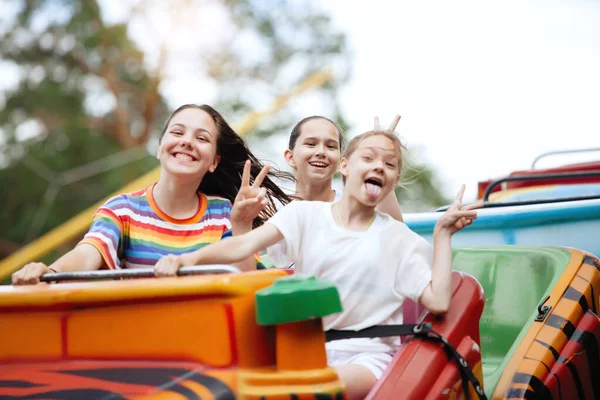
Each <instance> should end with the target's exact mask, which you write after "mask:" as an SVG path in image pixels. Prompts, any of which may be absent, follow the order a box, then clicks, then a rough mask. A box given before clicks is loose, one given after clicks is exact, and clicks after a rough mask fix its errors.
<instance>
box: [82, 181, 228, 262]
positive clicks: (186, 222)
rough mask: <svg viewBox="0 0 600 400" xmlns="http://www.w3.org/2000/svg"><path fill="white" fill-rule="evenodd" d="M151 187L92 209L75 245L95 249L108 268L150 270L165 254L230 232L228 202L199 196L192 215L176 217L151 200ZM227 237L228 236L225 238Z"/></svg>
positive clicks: (191, 248) (186, 250) (188, 249)
mask: <svg viewBox="0 0 600 400" xmlns="http://www.w3.org/2000/svg"><path fill="white" fill-rule="evenodd" d="M153 187H154V185H152V186H149V187H147V188H145V189H142V190H138V191H136V192H131V193H125V194H121V195H119V196H116V197H113V198H111V199H110V200H108V201H107V202H106V204H104V205H103V206H102V207H100V208H99V209H98V211H96V214H95V215H94V219H93V221H92V226H91V227H90V230H89V231H88V233H87V234H86V235H85V237H84V238H83V240H82V241H81V242H79V244H82V243H87V244H91V245H92V246H94V247H95V248H96V249H97V250H98V251H99V252H100V254H101V255H102V258H104V262H105V263H106V267H108V268H110V269H115V268H142V267H151V266H154V265H155V264H156V262H157V261H158V260H159V259H160V258H161V257H162V256H165V255H167V254H176V255H178V254H184V253H189V252H192V251H194V250H197V249H199V248H201V247H204V246H206V245H207V244H210V243H213V242H218V241H220V240H221V238H222V237H223V236H224V234H225V232H228V231H229V232H228V234H229V233H230V232H231V231H230V229H231V222H230V216H231V202H230V201H229V200H227V199H225V198H222V197H216V196H206V195H204V194H202V193H198V197H199V199H200V204H199V206H198V211H197V212H196V214H195V215H194V216H192V217H190V218H187V219H174V218H171V217H169V216H168V215H167V214H165V213H164V212H163V211H162V210H161V209H160V208H158V205H157V204H156V202H155V201H154V198H153V197H152V188H153ZM225 236H227V235H225Z"/></svg>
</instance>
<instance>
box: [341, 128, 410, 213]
mask: <svg viewBox="0 0 600 400" xmlns="http://www.w3.org/2000/svg"><path fill="white" fill-rule="evenodd" d="M350 146H352V143H351V144H350V145H349V148H350ZM401 157H402V155H401V153H400V148H399V147H398V146H397V145H396V144H395V143H394V141H392V140H391V139H390V138H388V137H386V136H385V135H383V134H374V135H371V136H368V137H366V138H365V139H362V140H361V141H360V143H359V144H358V145H357V146H356V148H355V149H353V150H351V153H350V154H349V156H348V157H347V158H346V157H343V158H342V160H341V164H340V171H341V172H342V175H343V176H344V178H345V186H344V193H346V192H347V191H348V192H349V194H350V195H351V196H352V197H354V198H356V199H357V200H358V201H360V202H361V203H363V204H365V205H368V206H373V207H374V206H376V205H377V204H378V203H379V202H381V200H382V199H383V198H384V197H385V196H386V195H387V194H388V193H389V192H390V191H392V190H394V188H395V187H396V186H397V185H398V181H399V180H400V165H401V161H402V159H401Z"/></svg>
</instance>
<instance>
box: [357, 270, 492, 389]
mask: <svg viewBox="0 0 600 400" xmlns="http://www.w3.org/2000/svg"><path fill="white" fill-rule="evenodd" d="M452 287H453V294H452V302H451V306H450V310H449V311H448V313H447V314H446V316H445V317H444V318H438V317H435V316H433V315H428V316H427V317H426V319H425V321H426V322H431V323H432V328H433V330H435V331H436V332H438V333H440V334H441V335H442V336H444V337H445V338H446V339H447V340H448V341H449V342H450V343H451V344H452V345H453V346H454V347H455V348H457V349H460V350H466V351H465V352H463V351H460V350H459V352H460V353H461V354H462V355H463V357H466V359H467V361H468V363H469V366H470V367H471V368H473V367H475V366H476V365H477V364H480V363H481V353H480V352H479V350H478V349H477V351H475V352H473V350H475V349H476V347H479V346H480V340H479V318H480V317H481V313H482V311H483V304H484V295H483V289H482V288H481V285H480V284H479V283H478V282H477V281H476V280H475V278H473V277H471V276H470V275H467V274H462V273H460V272H457V271H454V272H453V274H452ZM461 343H462V346H461V347H459V345H460V344H461ZM473 343H475V344H477V346H473ZM453 363H454V361H448V357H447V356H446V353H445V352H444V351H443V349H442V347H441V345H439V344H434V343H431V342H426V341H423V340H418V339H412V340H410V339H405V342H404V343H403V344H402V346H401V347H400V349H399V350H398V352H397V353H396V354H395V355H394V358H393V359H392V362H391V364H390V365H389V366H388V368H387V370H386V371H385V372H384V374H383V376H382V377H381V379H380V380H379V382H377V384H376V385H375V387H374V388H373V389H372V390H371V392H370V393H369V395H368V396H367V397H366V399H367V400H389V399H398V398H402V399H418V400H422V399H433V398H444V397H446V396H444V395H443V394H442V393H441V392H440V393H438V394H435V393H432V392H431V389H432V388H433V387H434V384H435V387H436V388H437V387H440V388H441V387H444V388H450V387H454V386H455V385H456V384H457V383H458V385H457V387H458V388H459V389H458V390H459V391H461V390H462V387H461V386H460V378H457V377H459V376H460V375H458V372H457V369H456V367H455V366H454V364H453ZM449 364H452V365H451V366H449ZM446 368H448V369H447V370H446ZM452 371H455V372H456V374H454V373H452ZM480 378H481V376H480Z"/></svg>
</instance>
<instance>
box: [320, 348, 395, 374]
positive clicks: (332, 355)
mask: <svg viewBox="0 0 600 400" xmlns="http://www.w3.org/2000/svg"><path fill="white" fill-rule="evenodd" d="M390 361H392V354H391V353H383V352H381V353H357V352H354V351H342V350H327V363H328V364H329V366H331V367H337V366H340V365H348V364H358V365H362V366H364V367H367V368H368V369H369V371H371V372H372V373H373V375H374V376H375V378H376V379H379V378H381V375H383V371H385V369H386V368H387V366H388V364H389V363H390Z"/></svg>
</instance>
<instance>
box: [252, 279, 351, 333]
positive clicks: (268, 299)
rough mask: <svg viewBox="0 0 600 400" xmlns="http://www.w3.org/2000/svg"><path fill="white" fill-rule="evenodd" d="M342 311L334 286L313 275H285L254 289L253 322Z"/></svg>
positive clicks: (268, 322) (277, 321)
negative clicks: (265, 286)
mask: <svg viewBox="0 0 600 400" xmlns="http://www.w3.org/2000/svg"><path fill="white" fill-rule="evenodd" d="M341 311H342V303H341V301H340V295H339V293H338V290H337V288H336V287H335V285H334V284H333V283H331V282H327V281H321V280H318V279H317V278H315V277H301V276H287V277H284V278H280V279H277V280H276V281H275V282H274V283H273V284H272V285H271V286H269V287H267V288H264V289H261V290H259V291H257V292H256V322H257V323H258V324H259V325H278V324H285V323H288V322H300V321H306V320H309V319H311V318H322V317H324V316H326V315H329V314H335V313H338V312H341Z"/></svg>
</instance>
